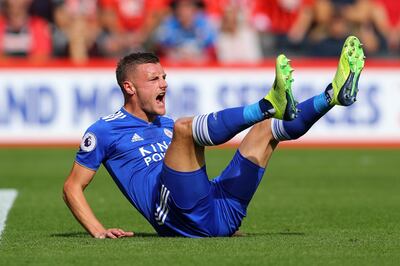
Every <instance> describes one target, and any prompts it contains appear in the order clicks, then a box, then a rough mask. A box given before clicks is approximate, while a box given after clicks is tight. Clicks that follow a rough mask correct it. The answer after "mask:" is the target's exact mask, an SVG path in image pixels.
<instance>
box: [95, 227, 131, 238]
mask: <svg viewBox="0 0 400 266" xmlns="http://www.w3.org/2000/svg"><path fill="white" fill-rule="evenodd" d="M132 236H134V233H133V232H126V231H124V230H122V229H120V228H111V229H107V230H105V231H104V232H101V233H99V234H97V235H95V236H94V237H95V238H100V239H103V238H121V237H132Z"/></svg>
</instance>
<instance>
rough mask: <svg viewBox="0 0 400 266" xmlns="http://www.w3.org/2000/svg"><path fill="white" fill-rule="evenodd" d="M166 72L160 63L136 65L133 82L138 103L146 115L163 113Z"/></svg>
mask: <svg viewBox="0 0 400 266" xmlns="http://www.w3.org/2000/svg"><path fill="white" fill-rule="evenodd" d="M166 76H167V75H166V74H165V72H164V69H163V68H162V66H161V65H160V64H152V63H149V64H142V65H139V66H137V67H136V70H135V74H134V76H133V83H134V86H135V89H136V96H137V99H138V105H139V107H140V109H141V111H142V112H144V113H145V114H146V115H147V117H150V118H151V117H152V116H157V115H165V112H166V110H165V95H166V90H167V86H168V84H167V82H166V80H165V79H166Z"/></svg>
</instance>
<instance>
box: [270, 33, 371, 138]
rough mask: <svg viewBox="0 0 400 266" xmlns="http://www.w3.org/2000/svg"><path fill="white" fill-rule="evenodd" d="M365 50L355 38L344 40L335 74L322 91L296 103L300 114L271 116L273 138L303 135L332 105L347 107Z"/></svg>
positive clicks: (351, 98)
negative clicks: (284, 118) (287, 117)
mask: <svg viewBox="0 0 400 266" xmlns="http://www.w3.org/2000/svg"><path fill="white" fill-rule="evenodd" d="M364 58H365V57H364V52H363V49H362V45H361V43H360V41H359V40H358V38H357V37H354V36H350V37H348V38H347V39H346V41H345V43H344V45H343V49H342V52H341V54H340V59H339V64H338V67H337V71H336V74H335V77H334V78H333V81H332V83H331V84H329V85H328V87H327V88H326V89H325V91H324V92H323V93H321V94H320V95H317V96H315V97H312V98H310V99H308V100H306V101H304V102H302V103H300V104H299V105H298V107H299V109H300V110H301V113H300V114H299V115H298V118H297V119H295V120H293V121H279V120H276V119H272V133H273V135H274V137H275V139H277V140H279V141H282V140H291V139H297V138H299V137H301V136H302V135H304V134H305V133H306V132H307V131H308V130H309V129H310V128H311V126H312V125H313V124H314V123H315V122H317V121H318V120H319V119H320V118H321V117H322V116H323V115H324V114H326V113H327V112H328V111H329V110H330V109H331V108H332V107H333V106H335V105H342V106H349V105H351V104H353V103H354V102H355V101H356V96H357V92H358V80H359V78H360V74H361V71H362V69H363V67H364Z"/></svg>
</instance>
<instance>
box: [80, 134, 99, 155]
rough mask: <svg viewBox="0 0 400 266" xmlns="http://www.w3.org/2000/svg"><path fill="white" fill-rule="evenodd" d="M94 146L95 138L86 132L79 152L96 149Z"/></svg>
mask: <svg viewBox="0 0 400 266" xmlns="http://www.w3.org/2000/svg"><path fill="white" fill-rule="evenodd" d="M96 144H97V140H96V136H95V135H94V134H93V133H91V132H87V133H86V134H85V135H84V136H83V138H82V142H81V150H82V151H85V152H89V151H92V150H94V148H96Z"/></svg>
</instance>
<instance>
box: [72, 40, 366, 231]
mask: <svg viewBox="0 0 400 266" xmlns="http://www.w3.org/2000/svg"><path fill="white" fill-rule="evenodd" d="M363 67H364V53H363V50H362V45H361V44H360V41H359V40H358V39H357V38H356V37H353V36H351V37H349V38H348V39H347V40H346V42H345V44H344V47H343V50H342V53H341V55H340V61H339V65H338V68H337V71H336V75H335V77H334V78H333V81H332V83H331V84H329V85H328V87H327V88H326V89H325V91H323V92H322V93H321V94H320V95H317V96H315V97H312V98H311V99H308V100H306V101H304V102H302V103H300V104H299V105H298V108H299V109H300V110H301V112H298V109H297V108H296V102H295V100H294V98H293V95H292V90H291V87H292V81H293V79H292V72H293V70H292V68H291V66H290V61H289V60H288V59H287V58H286V57H285V56H284V55H279V56H278V58H277V60H276V77H275V81H274V84H273V85H272V89H271V90H270V91H269V92H268V94H267V95H266V96H265V98H263V99H261V100H260V101H259V102H256V103H254V104H252V105H248V106H244V107H237V108H231V109H226V110H222V111H219V112H215V113H211V114H205V115H198V116H195V117H189V118H181V119H178V120H177V121H175V122H174V121H172V120H171V119H169V118H167V117H164V116H163V115H164V114H165V95H166V93H167V82H166V74H165V72H164V70H163V68H162V66H161V65H160V63H159V60H158V58H157V57H156V56H155V55H153V54H150V53H134V54H130V55H128V56H125V57H124V58H122V59H121V60H120V61H119V63H118V66H117V70H116V75H117V81H118V84H119V86H120V87H121V89H122V92H123V95H124V99H125V103H124V106H123V107H122V108H121V109H120V110H119V111H118V112H116V113H115V114H112V115H109V116H106V117H103V118H101V119H99V120H98V121H97V122H96V123H94V124H93V125H92V126H90V127H89V129H88V130H87V132H86V133H85V135H84V137H83V139H82V143H81V146H80V150H79V152H78V153H77V156H76V161H75V163H74V165H73V168H72V170H71V173H70V175H69V176H68V178H67V180H66V181H65V184H64V200H65V202H66V203H67V205H68V207H69V208H70V210H71V211H72V213H73V215H74V216H75V217H76V219H77V220H78V221H79V222H80V223H81V224H82V225H83V227H84V228H85V229H86V230H87V231H88V232H89V233H90V234H91V235H92V236H93V237H96V238H118V237H125V236H133V232H127V231H124V230H122V229H119V228H112V229H106V228H105V227H104V226H103V225H102V224H101V223H100V221H98V219H97V218H96V217H95V215H94V214H93V212H92V210H91V208H90V206H89V204H88V202H87V201H86V199H85V196H84V194H83V191H84V189H85V188H86V186H87V185H88V184H89V183H90V181H91V180H92V179H93V177H94V175H95V173H96V170H97V169H98V168H99V166H100V164H101V163H103V164H104V166H105V168H106V169H107V171H108V172H109V173H110V175H111V176H112V178H113V179H114V181H115V183H116V184H117V185H118V187H119V189H120V190H121V191H122V193H123V194H124V195H125V197H126V198H127V199H128V200H129V201H130V202H131V204H132V205H133V206H134V207H135V208H136V209H137V210H138V211H139V212H140V213H141V214H142V215H143V216H144V217H145V218H146V219H147V220H148V222H149V223H150V224H151V225H152V226H153V227H154V229H155V230H156V231H157V233H158V234H159V235H160V236H186V237H214V236H231V235H233V234H234V233H235V232H236V231H237V230H238V228H239V227H240V224H241V222H242V219H243V218H244V217H245V216H246V209H247V206H248V204H249V202H250V200H251V198H252V197H253V195H254V193H255V191H256V189H257V186H258V184H259V183H260V181H261V178H262V176H263V174H264V171H265V167H266V166H267V164H268V161H269V159H270V157H271V155H272V153H273V151H274V149H275V148H276V146H277V145H278V143H279V141H283V140H290V139H297V138H299V137H300V136H302V135H303V134H305V133H306V132H307V131H308V129H310V127H311V126H312V125H313V124H314V123H315V122H316V121H317V120H318V119H319V118H321V117H322V116H323V115H324V114H325V113H327V112H328V111H329V110H330V109H331V108H332V107H333V106H335V105H344V106H348V105H351V104H352V103H354V102H355V100H356V95H357V92H358V89H357V84H358V79H359V77H360V73H361V70H362V69H363ZM250 126H253V127H252V128H251V129H250V131H249V132H248V134H247V135H246V136H245V137H244V139H243V141H242V142H241V144H240V146H239V149H238V150H237V152H236V154H235V155H234V157H233V159H232V161H231V162H230V163H229V165H228V166H227V167H226V168H225V170H224V171H222V173H221V175H220V176H218V177H216V178H214V179H212V180H211V181H209V179H208V176H207V173H206V167H205V158H204V146H209V145H218V144H221V143H224V142H226V141H228V140H229V139H231V138H232V137H233V136H234V135H236V134H237V133H238V132H240V131H242V130H244V129H246V128H248V127H250Z"/></svg>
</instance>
